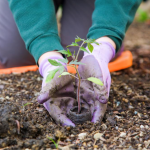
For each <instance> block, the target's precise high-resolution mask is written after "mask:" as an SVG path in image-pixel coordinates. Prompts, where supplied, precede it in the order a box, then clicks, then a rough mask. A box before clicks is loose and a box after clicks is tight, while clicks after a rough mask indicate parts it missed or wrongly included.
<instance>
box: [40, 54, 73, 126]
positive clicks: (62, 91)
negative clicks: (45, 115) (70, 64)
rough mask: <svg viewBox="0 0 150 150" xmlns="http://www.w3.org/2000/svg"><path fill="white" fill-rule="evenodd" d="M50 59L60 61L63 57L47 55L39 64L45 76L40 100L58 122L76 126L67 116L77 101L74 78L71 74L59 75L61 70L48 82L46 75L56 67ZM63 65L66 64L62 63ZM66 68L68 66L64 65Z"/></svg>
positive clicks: (41, 72)
mask: <svg viewBox="0 0 150 150" xmlns="http://www.w3.org/2000/svg"><path fill="white" fill-rule="evenodd" d="M48 59H53V60H56V61H58V59H63V57H62V56H56V57H54V56H51V57H46V58H45V59H44V60H43V61H42V62H41V63H40V65H39V71H40V74H41V75H42V76H43V83H42V90H41V92H40V95H39V96H38V102H39V103H41V104H43V105H44V107H45V108H46V109H47V111H48V112H49V114H50V115H51V117H52V118H53V119H54V120H55V121H56V123H57V124H59V123H60V124H62V125H63V126H73V127H74V126H75V124H74V123H73V122H72V121H71V120H70V119H69V118H68V117H67V114H68V113H69V111H70V109H71V108H72V107H73V106H74V104H75V103H76V100H75V99H74V97H75V95H74V85H73V83H74V80H73V78H72V77H71V76H69V75H67V76H61V77H60V78H58V76H59V71H58V72H57V73H56V74H55V76H54V78H53V79H52V80H51V81H50V82H49V83H46V77H47V75H48V73H49V71H52V70H54V69H56V68H57V67H56V66H52V65H51V64H50V63H49V62H48ZM62 65H64V64H63V63H62ZM64 67H65V69H66V70H67V67H66V66H65V65H64Z"/></svg>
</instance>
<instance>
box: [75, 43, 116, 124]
mask: <svg viewBox="0 0 150 150" xmlns="http://www.w3.org/2000/svg"><path fill="white" fill-rule="evenodd" d="M92 45H93V48H94V49H93V52H92V53H89V54H88V53H84V57H83V59H82V60H81V62H82V63H83V64H85V65H79V67H78V71H79V74H80V76H81V79H83V80H81V87H80V100H81V104H82V107H87V108H89V109H90V111H91V114H92V120H91V121H92V122H94V123H96V122H101V121H102V119H103V116H104V114H105V112H106V108H107V101H108V98H109V91H110V85H111V76H110V72H109V69H108V63H109V61H110V60H111V59H112V58H113V57H114V55H115V49H114V48H113V46H112V45H111V44H110V43H108V42H103V41H102V42H100V45H96V44H92ZM87 50H88V48H87ZM89 77H95V78H98V79H100V80H101V81H102V82H103V86H101V85H98V84H95V83H93V82H90V81H88V80H85V79H87V78H89ZM77 85H78V84H77Z"/></svg>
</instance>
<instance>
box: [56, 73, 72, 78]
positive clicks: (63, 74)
mask: <svg viewBox="0 0 150 150" xmlns="http://www.w3.org/2000/svg"><path fill="white" fill-rule="evenodd" d="M65 75H71V74H70V73H69V72H63V73H62V74H61V75H59V76H58V77H61V76H65Z"/></svg>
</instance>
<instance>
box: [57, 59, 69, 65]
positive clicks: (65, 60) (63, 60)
mask: <svg viewBox="0 0 150 150" xmlns="http://www.w3.org/2000/svg"><path fill="white" fill-rule="evenodd" d="M58 60H59V61H61V62H63V63H66V64H67V63H68V59H65V58H64V59H58Z"/></svg>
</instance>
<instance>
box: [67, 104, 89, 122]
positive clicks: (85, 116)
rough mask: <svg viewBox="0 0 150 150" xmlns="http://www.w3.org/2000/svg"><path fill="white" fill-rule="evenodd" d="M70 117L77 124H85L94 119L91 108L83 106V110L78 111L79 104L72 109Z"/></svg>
mask: <svg viewBox="0 0 150 150" xmlns="http://www.w3.org/2000/svg"><path fill="white" fill-rule="evenodd" d="M68 118H69V119H70V120H71V121H72V122H73V123H75V124H83V123H84V122H86V121H91V120H92V117H91V112H90V109H86V108H84V107H81V111H80V113H78V106H75V107H73V108H71V109H70V112H69V115H68Z"/></svg>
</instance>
